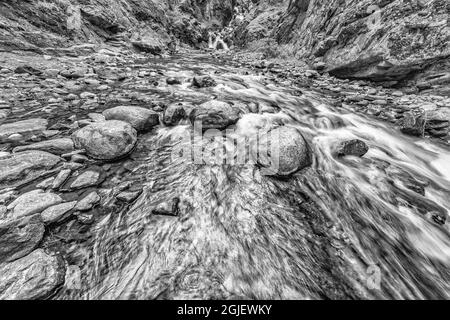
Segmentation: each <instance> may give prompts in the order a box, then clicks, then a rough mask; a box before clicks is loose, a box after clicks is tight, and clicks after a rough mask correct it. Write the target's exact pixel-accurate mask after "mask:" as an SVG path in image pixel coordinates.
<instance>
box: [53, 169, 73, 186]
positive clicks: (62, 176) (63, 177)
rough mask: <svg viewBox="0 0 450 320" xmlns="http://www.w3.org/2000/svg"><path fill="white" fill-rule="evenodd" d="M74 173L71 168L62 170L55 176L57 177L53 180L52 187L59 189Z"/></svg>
mask: <svg viewBox="0 0 450 320" xmlns="http://www.w3.org/2000/svg"><path fill="white" fill-rule="evenodd" d="M71 173H72V170H70V169H63V170H61V171H60V172H59V173H58V175H57V176H56V177H55V179H54V180H53V181H52V184H51V186H52V189H53V190H57V189H59V187H61V186H62V185H63V184H64V182H66V181H67V179H69V177H70V174H71Z"/></svg>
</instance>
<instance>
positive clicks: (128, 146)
mask: <svg viewBox="0 0 450 320" xmlns="http://www.w3.org/2000/svg"><path fill="white" fill-rule="evenodd" d="M72 139H73V140H74V142H75V146H76V147H77V148H79V149H85V150H86V153H87V154H88V155H89V156H90V157H92V158H94V159H99V160H116V159H120V158H122V157H124V156H126V155H128V154H129V153H130V152H131V151H132V150H133V149H134V147H135V145H136V142H137V132H136V130H135V129H134V128H133V127H132V126H131V125H130V124H128V123H126V122H123V121H117V120H110V121H104V122H96V123H93V124H91V125H88V126H86V127H84V128H82V129H80V130H78V131H76V132H74V133H73V134H72Z"/></svg>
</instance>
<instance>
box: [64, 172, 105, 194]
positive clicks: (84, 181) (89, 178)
mask: <svg viewBox="0 0 450 320" xmlns="http://www.w3.org/2000/svg"><path fill="white" fill-rule="evenodd" d="M100 178H101V172H100V171H97V170H87V171H85V172H83V173H81V174H80V175H79V176H77V177H76V178H75V179H74V181H73V182H72V183H71V184H70V189H72V190H76V189H83V188H87V187H92V186H95V185H97V184H98V183H99V182H101V179H100Z"/></svg>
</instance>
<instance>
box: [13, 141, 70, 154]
mask: <svg viewBox="0 0 450 320" xmlns="http://www.w3.org/2000/svg"><path fill="white" fill-rule="evenodd" d="M73 149H74V146H73V141H72V139H69V138H61V139H53V140H47V141H42V142H37V143H33V144H29V145H26V146H20V147H16V148H14V150H13V152H21V151H27V150H40V151H46V152H50V153H53V154H56V155H61V154H64V153H68V152H71V151H73Z"/></svg>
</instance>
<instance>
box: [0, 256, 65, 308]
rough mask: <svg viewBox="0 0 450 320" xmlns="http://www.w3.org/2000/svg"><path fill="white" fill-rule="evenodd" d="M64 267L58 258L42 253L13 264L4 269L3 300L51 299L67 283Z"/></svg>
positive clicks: (0, 272) (0, 291)
mask: <svg viewBox="0 0 450 320" xmlns="http://www.w3.org/2000/svg"><path fill="white" fill-rule="evenodd" d="M64 274H65V270H64V266H63V264H62V263H61V260H60V259H58V258H57V257H56V256H52V255H49V254H47V253H45V252H44V251H43V250H42V249H38V250H35V251H33V252H32V253H30V254H29V255H27V256H25V257H23V258H21V259H19V260H16V261H14V262H11V263H7V264H3V265H0V300H32V299H40V298H45V297H47V296H48V295H49V294H50V293H51V292H52V291H53V290H54V289H56V288H57V287H58V286H60V285H61V284H62V283H63V282H64Z"/></svg>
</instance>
